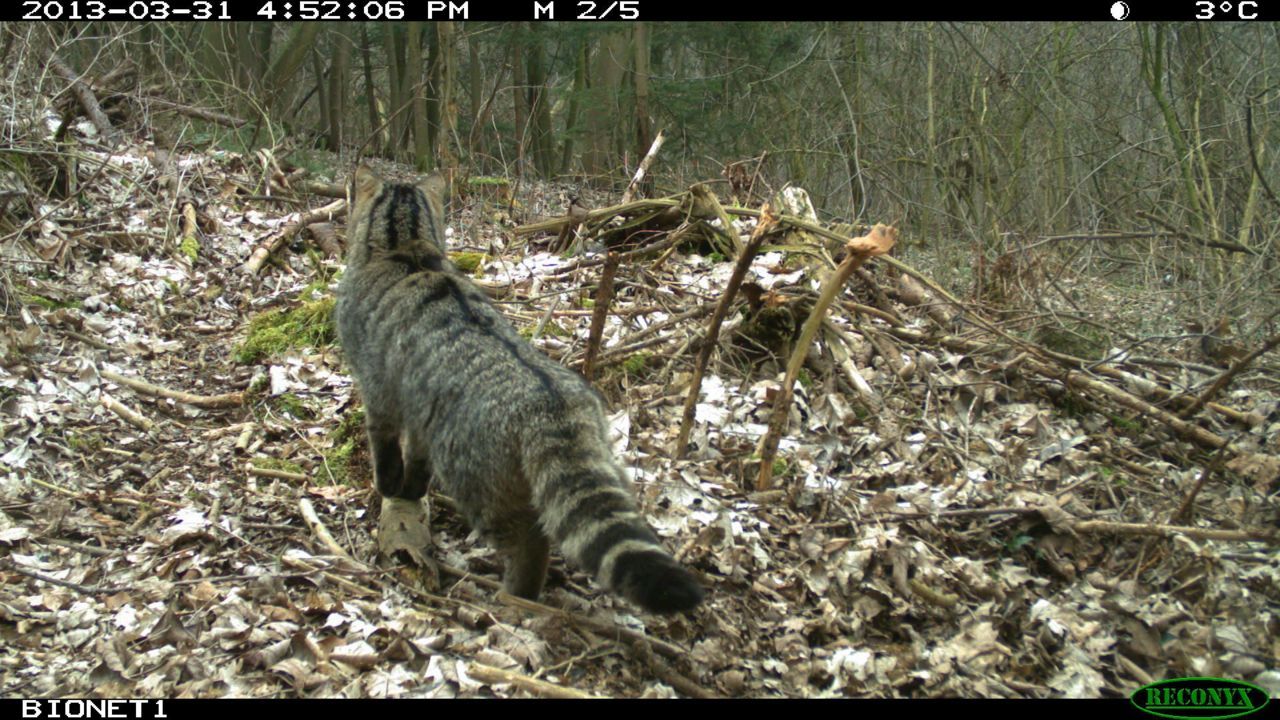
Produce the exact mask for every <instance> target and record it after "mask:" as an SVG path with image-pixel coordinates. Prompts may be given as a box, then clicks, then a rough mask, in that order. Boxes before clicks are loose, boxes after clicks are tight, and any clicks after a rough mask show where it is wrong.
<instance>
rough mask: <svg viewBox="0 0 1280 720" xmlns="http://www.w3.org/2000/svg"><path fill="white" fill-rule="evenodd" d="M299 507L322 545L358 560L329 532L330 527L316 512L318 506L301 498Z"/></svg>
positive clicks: (338, 553)
mask: <svg viewBox="0 0 1280 720" xmlns="http://www.w3.org/2000/svg"><path fill="white" fill-rule="evenodd" d="M298 509H299V510H301V511H302V519H303V520H306V521H307V527H309V528H311V534H313V535H315V536H316V539H317V540H319V541H320V544H321V545H324V546H325V548H326V549H328V551H329V552H330V553H333V554H334V555H336V556H338V557H340V558H342V559H343V560H346V561H347V562H352V563H354V562H355V561H356V560H355V558H353V557H351V555H350V554H349V553H348V552H347V551H346V549H345V548H343V547H342V546H341V545H339V544H338V541H337V540H334V539H333V536H332V535H330V534H329V529H328V528H326V527H325V526H324V523H322V522H320V516H319V515H317V514H316V508H315V506H314V505H312V504H311V501H310V500H308V499H306V498H301V499H299V500H298Z"/></svg>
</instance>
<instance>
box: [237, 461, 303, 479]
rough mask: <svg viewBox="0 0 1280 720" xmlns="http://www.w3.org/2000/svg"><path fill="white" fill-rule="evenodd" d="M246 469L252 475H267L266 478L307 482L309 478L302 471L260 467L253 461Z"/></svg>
mask: <svg viewBox="0 0 1280 720" xmlns="http://www.w3.org/2000/svg"><path fill="white" fill-rule="evenodd" d="M245 470H247V471H248V472H249V474H250V475H257V476H258V477H265V478H274V479H276V480H291V481H293V482H306V481H307V480H308V478H307V476H306V475H303V474H302V473H295V472H289V471H288V470H276V469H274V468H264V467H258V466H257V465H254V464H253V463H252V462H251V463H249V464H248V466H246V467H245Z"/></svg>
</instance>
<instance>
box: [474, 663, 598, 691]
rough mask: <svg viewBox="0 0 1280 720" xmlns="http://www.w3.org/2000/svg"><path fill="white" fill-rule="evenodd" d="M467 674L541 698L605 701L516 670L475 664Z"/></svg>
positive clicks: (481, 680) (482, 680)
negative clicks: (511, 686)
mask: <svg viewBox="0 0 1280 720" xmlns="http://www.w3.org/2000/svg"><path fill="white" fill-rule="evenodd" d="M467 674H468V675H470V676H471V677H473V678H475V679H476V680H479V681H480V682H484V683H493V684H496V683H505V684H507V685H513V686H515V687H517V688H520V689H521V690H524V691H527V692H529V693H532V694H534V695H537V696H539V697H548V698H557V699H559V700H603V699H604V697H603V696H601V695H592V694H590V693H585V692H583V691H581V690H575V689H573V688H568V687H564V686H563V685H556V684H555V683H550V682H547V681H546V680H539V679H537V678H533V677H529V676H528V675H524V674H522V673H518V672H516V671H514V670H503V669H502V668H496V667H493V666H492V665H481V664H480V663H476V662H473V663H471V664H470V665H469V666H468V667H467Z"/></svg>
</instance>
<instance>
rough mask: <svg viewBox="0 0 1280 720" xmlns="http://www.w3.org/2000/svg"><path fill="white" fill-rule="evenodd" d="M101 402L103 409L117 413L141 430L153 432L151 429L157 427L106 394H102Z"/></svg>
mask: <svg viewBox="0 0 1280 720" xmlns="http://www.w3.org/2000/svg"><path fill="white" fill-rule="evenodd" d="M101 402H102V405H103V407H105V408H106V409H108V410H110V411H111V412H113V413H115V414H116V415H119V416H120V418H121V419H122V420H124V421H125V422H127V423H129V424H130V425H132V426H134V427H136V428H138V429H139V430H151V428H153V427H155V423H153V422H151V421H150V420H148V419H147V418H146V417H145V416H143V415H142V414H141V413H139V412H138V411H136V410H133V409H131V408H129V407H128V406H126V405H124V404H122V403H120V402H118V401H117V400H115V399H114V398H112V397H111V396H110V395H108V394H106V393H102V398H101Z"/></svg>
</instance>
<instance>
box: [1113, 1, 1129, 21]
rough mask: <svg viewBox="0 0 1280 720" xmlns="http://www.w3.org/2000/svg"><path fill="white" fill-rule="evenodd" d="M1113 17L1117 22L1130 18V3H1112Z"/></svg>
mask: <svg viewBox="0 0 1280 720" xmlns="http://www.w3.org/2000/svg"><path fill="white" fill-rule="evenodd" d="M1111 17H1113V18H1115V19H1117V20H1123V19H1125V18H1127V17H1129V3H1126V2H1118V1H1117V2H1113V3H1111Z"/></svg>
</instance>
